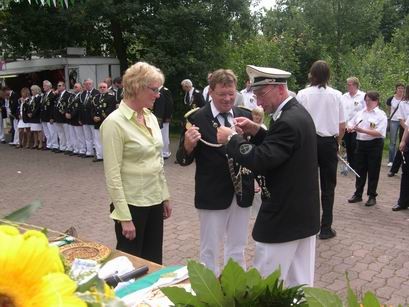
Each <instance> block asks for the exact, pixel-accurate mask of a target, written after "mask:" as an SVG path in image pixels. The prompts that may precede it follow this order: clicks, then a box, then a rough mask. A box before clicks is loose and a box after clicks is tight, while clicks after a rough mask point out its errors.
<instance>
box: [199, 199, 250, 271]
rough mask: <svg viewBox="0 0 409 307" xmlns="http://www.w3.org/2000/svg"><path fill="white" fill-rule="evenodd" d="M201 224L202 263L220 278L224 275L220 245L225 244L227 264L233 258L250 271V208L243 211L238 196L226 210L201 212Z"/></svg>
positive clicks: (200, 210)
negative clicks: (248, 250)
mask: <svg viewBox="0 0 409 307" xmlns="http://www.w3.org/2000/svg"><path fill="white" fill-rule="evenodd" d="M198 212H199V221H200V261H201V262H202V263H204V264H205V265H206V266H207V267H208V268H209V269H210V270H212V271H213V272H214V273H215V274H216V276H218V275H219V274H220V269H219V255H220V245H221V244H222V243H223V244H224V265H226V264H227V262H228V260H229V259H230V258H232V259H233V260H235V261H236V262H238V263H239V264H240V266H241V267H242V268H243V269H244V270H245V269H246V260H245V258H244V249H245V248H246V244H247V237H248V223H249V218H250V207H248V208H241V207H239V206H238V205H237V202H236V197H234V198H233V202H232V204H231V206H230V207H229V208H227V209H224V210H204V209H198Z"/></svg>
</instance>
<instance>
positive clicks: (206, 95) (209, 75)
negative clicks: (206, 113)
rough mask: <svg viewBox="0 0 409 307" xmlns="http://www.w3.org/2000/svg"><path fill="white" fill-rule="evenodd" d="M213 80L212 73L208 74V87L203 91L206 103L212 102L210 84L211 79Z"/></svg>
mask: <svg viewBox="0 0 409 307" xmlns="http://www.w3.org/2000/svg"><path fill="white" fill-rule="evenodd" d="M211 78H212V73H211V72H208V73H207V85H206V87H205V88H204V89H203V93H202V94H203V98H204V100H205V103H208V102H210V101H212V97H210V94H209V83H210V79H211Z"/></svg>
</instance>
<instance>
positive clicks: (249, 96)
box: [240, 88, 257, 110]
mask: <svg viewBox="0 0 409 307" xmlns="http://www.w3.org/2000/svg"><path fill="white" fill-rule="evenodd" d="M240 93H241V94H242V95H243V100H244V106H245V107H246V108H248V109H250V110H253V109H254V108H255V107H257V99H256V95H254V93H253V91H252V90H251V89H250V90H249V91H248V90H247V89H246V88H245V89H244V90H241V91H240Z"/></svg>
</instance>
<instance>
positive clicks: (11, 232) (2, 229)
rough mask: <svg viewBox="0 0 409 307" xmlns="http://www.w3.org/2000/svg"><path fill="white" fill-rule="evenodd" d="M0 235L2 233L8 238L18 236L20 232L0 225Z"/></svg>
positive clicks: (11, 227)
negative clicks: (8, 236)
mask: <svg viewBox="0 0 409 307" xmlns="http://www.w3.org/2000/svg"><path fill="white" fill-rule="evenodd" d="M0 233H4V234H6V235H10V236H16V235H19V234H20V231H19V230H18V229H17V228H16V227H14V226H10V225H0Z"/></svg>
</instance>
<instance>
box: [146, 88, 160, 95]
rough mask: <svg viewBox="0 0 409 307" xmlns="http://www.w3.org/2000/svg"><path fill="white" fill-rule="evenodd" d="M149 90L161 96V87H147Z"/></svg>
mask: <svg viewBox="0 0 409 307" xmlns="http://www.w3.org/2000/svg"><path fill="white" fill-rule="evenodd" d="M147 88H148V89H150V90H151V91H152V92H154V93H155V94H159V90H160V88H159V87H149V86H147Z"/></svg>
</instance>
